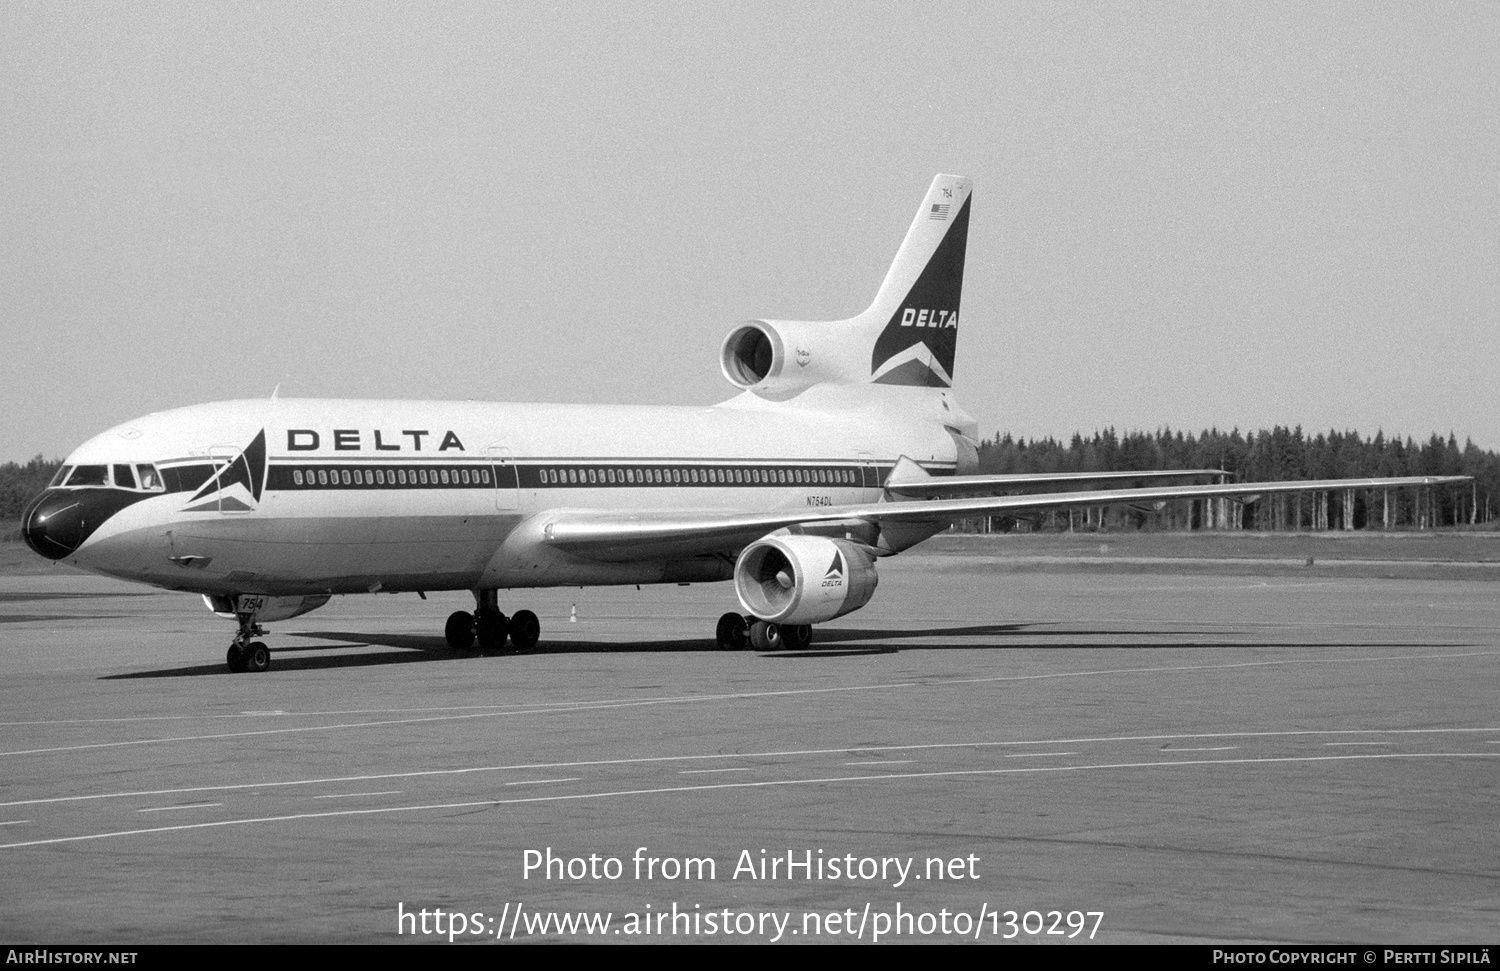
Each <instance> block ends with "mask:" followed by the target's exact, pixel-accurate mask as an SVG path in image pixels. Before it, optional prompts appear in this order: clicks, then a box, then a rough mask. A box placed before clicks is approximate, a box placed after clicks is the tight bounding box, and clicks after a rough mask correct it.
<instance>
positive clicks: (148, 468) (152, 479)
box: [135, 465, 167, 492]
mask: <svg viewBox="0 0 1500 971" xmlns="http://www.w3.org/2000/svg"><path fill="white" fill-rule="evenodd" d="M135 471H136V474H137V475H138V476H139V478H140V480H141V488H142V489H145V490H146V491H147V492H163V491H165V490H166V488H167V487H166V484H165V483H163V482H162V481H161V475H160V474H159V473H158V472H157V471H156V466H154V465H137V466H136V467H135Z"/></svg>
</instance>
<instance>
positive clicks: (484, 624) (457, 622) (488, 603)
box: [443, 590, 542, 654]
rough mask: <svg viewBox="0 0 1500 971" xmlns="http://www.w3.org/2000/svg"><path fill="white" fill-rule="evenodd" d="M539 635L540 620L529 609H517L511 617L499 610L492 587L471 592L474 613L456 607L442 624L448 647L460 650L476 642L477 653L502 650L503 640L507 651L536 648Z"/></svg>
mask: <svg viewBox="0 0 1500 971" xmlns="http://www.w3.org/2000/svg"><path fill="white" fill-rule="evenodd" d="M541 636H542V624H541V621H539V620H537V617H536V614H534V613H532V612H531V611H529V610H518V611H516V612H515V614H514V615H513V616H511V617H506V616H505V615H504V614H503V613H501V612H500V599H499V591H496V590H476V591H474V612H473V613H472V614H471V613H469V612H468V611H467V610H456V611H454V612H453V613H452V614H451V615H449V617H448V623H447V624H446V625H444V627H443V637H444V639H445V640H447V642H448V646H449V647H451V648H453V649H454V650H456V651H464V650H468V649H469V648H471V647H473V646H474V644H475V643H476V642H477V643H478V644H479V651H480V653H481V654H503V653H505V642H506V641H507V640H509V641H510V644H511V650H512V651H513V652H514V653H517V654H519V653H521V652H523V651H529V650H531V649H532V648H533V647H536V643H537V641H538V640H540V639H541Z"/></svg>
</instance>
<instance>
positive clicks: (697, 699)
mask: <svg viewBox="0 0 1500 971" xmlns="http://www.w3.org/2000/svg"><path fill="white" fill-rule="evenodd" d="M1497 655H1500V651H1470V652H1466V653H1463V654H1402V655H1387V656H1383V657H1347V658H1287V659H1283V660H1277V661H1239V662H1234V663H1230V664H1182V665H1172V666H1167V667H1152V668H1102V669H1098V670H1090V671H1053V672H1048V673H1046V674H1011V675H997V676H995V677H989V678H944V679H935V680H931V681H894V682H891V683H889V684H858V685H845V686H843V687H837V688H788V689H786V690H782V691H746V692H737V693H732V694H714V695H682V696H670V697H662V698H641V699H635V700H630V699H621V700H612V701H595V702H586V701H580V702H559V703H556V704H553V705H546V706H541V707H535V708H525V709H511V710H505V711H483V712H470V713H468V714H463V715H435V716H430V717H426V718H389V719H382V720H379V721H368V722H341V723H338V724H334V725H304V726H301V727H297V728H267V729H261V730H259V731H251V732H222V733H215V734H212V735H177V736H169V737H163V738H138V739H130V740H126V741H119V742H92V743H88V744H83V745H58V746H52V747H49V748H35V749H19V750H16V751H11V752H0V756H15V755H43V754H49V753H55V752H81V751H89V750H93V749H103V748H120V747H124V746H131V745H157V744H162V743H165V742H211V741H218V740H222V739H247V738H255V737H260V736H266V735H291V734H298V733H304V732H331V731H338V730H341V729H358V728H384V727H389V726H391V725H420V724H430V723H435V722H447V721H463V720H467V719H473V718H495V717H500V716H508V715H529V714H559V713H567V712H574V711H607V710H610V709H615V708H647V707H652V706H655V705H683V704H698V703H703V702H714V703H719V702H724V701H753V700H758V699H764V698H795V697H804V696H807V695H819V694H848V693H852V692H857V691H892V690H897V689H901V688H939V687H944V686H947V685H962V684H1000V683H1007V682H1020V681H1049V680H1057V679H1065V678H1089V677H1107V676H1111V675H1128V674H1174V673H1182V672H1187V671H1234V670H1240V669H1245V668H1266V667H1284V666H1287V665H1295V664H1356V663H1362V662H1367V661H1375V662H1381V663H1388V662H1391V661H1441V660H1455V659H1462V658H1472V657H1492V656H1497Z"/></svg>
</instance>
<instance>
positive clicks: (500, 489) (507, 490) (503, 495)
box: [489, 445, 521, 512]
mask: <svg viewBox="0 0 1500 971" xmlns="http://www.w3.org/2000/svg"><path fill="white" fill-rule="evenodd" d="M489 454H490V474H491V475H493V476H494V477H495V508H496V509H498V510H500V511H502V512H509V511H511V510H514V509H519V508H520V506H521V501H520V497H521V480H520V474H519V471H518V470H517V469H516V460H515V457H514V456H513V455H511V453H510V449H508V448H505V447H503V446H500V445H491V446H490V448H489Z"/></svg>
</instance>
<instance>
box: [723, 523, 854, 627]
mask: <svg viewBox="0 0 1500 971" xmlns="http://www.w3.org/2000/svg"><path fill="white" fill-rule="evenodd" d="M879 581H880V578H879V577H878V576H877V575H876V573H875V558H874V557H873V556H871V555H870V554H869V553H868V552H866V551H865V550H864V548H863V547H861V546H858V545H856V544H854V543H851V542H849V541H847V540H838V539H827V538H825V537H822V536H768V537H766V538H765V539H761V540H757V541H756V542H754V543H752V544H750V545H749V546H747V547H746V548H745V551H744V552H743V553H741V554H740V558H739V561H738V562H736V563H735V565H734V589H735V593H737V594H739V598H740V604H741V606H743V607H744V608H745V610H746V612H747V613H750V614H751V615H753V616H755V617H757V618H759V619H761V620H765V621H770V622H771V623H774V624H818V623H822V622H823V621H825V620H832V619H833V618H835V617H842V616H843V615H844V614H847V613H850V612H852V611H855V610H858V609H859V608H861V607H863V606H864V605H865V604H867V603H869V602H870V598H871V597H872V596H874V594H875V586H876V584H877V583H879Z"/></svg>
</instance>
